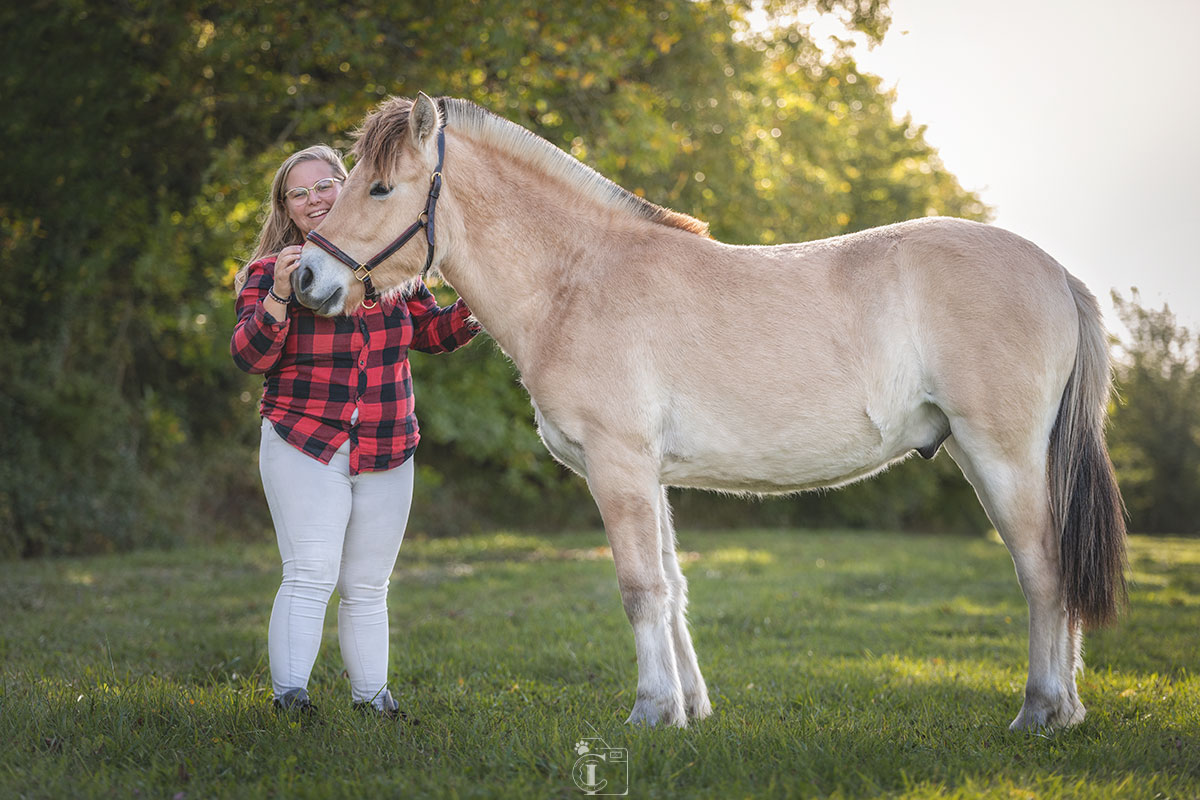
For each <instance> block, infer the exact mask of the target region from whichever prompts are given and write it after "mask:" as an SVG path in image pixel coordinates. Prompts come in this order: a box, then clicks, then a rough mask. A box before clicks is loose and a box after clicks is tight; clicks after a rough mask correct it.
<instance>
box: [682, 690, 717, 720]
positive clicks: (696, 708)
mask: <svg viewBox="0 0 1200 800" xmlns="http://www.w3.org/2000/svg"><path fill="white" fill-rule="evenodd" d="M711 714H712V703H710V702H709V701H708V694H707V693H704V694H697V695H695V696H693V697H689V698H688V699H687V715H688V719H695V720H700V719H704V718H705V717H708V716H710V715H711Z"/></svg>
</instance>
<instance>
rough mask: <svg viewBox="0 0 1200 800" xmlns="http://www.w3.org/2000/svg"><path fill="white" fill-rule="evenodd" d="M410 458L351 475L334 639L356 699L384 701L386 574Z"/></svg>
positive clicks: (403, 516) (407, 499)
mask: <svg viewBox="0 0 1200 800" xmlns="http://www.w3.org/2000/svg"><path fill="white" fill-rule="evenodd" d="M413 472H414V468H413V460H412V459H411V458H410V459H409V460H408V461H406V462H404V463H403V464H401V465H400V466H398V467H396V468H395V469H391V470H388V471H386V472H364V473H362V474H359V475H355V476H354V477H352V478H351V479H350V482H351V484H352V485H353V493H354V503H353V510H352V511H351V513H350V524H349V526H348V527H347V530H346V542H345V545H344V546H343V548H342V568H341V575H340V577H339V579H338V595H339V596H340V597H341V601H340V602H339V603H338V639H339V641H340V642H341V646H342V660H343V661H345V663H346V672H347V674H348V675H349V676H350V692H351V697H352V699H353V701H354V702H356V703H361V702H364V701H368V700H370V701H374V702H375V704H376V705H379V704H380V703H382V702H383V691H382V690H383V689H386V688H387V668H388V609H387V590H388V579H389V577H390V576H391V574H392V570H393V568H394V567H395V565H396V556H397V555H398V554H399V552H400V542H401V541H402V540H403V539H404V529H405V526H407V524H408V511H409V508H410V506H411V505H412V491H413Z"/></svg>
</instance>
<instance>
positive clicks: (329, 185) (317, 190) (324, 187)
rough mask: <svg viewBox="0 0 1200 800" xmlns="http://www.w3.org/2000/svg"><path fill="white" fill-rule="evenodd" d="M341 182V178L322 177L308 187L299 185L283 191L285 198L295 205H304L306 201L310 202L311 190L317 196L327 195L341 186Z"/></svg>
mask: <svg viewBox="0 0 1200 800" xmlns="http://www.w3.org/2000/svg"><path fill="white" fill-rule="evenodd" d="M341 183H342V179H341V178H321V180H319V181H317V182H316V183H314V184H313V185H312V186H310V187H308V188H307V189H306V188H304V187H303V186H297V187H296V188H295V189H288V190H287V191H286V192H284V193H283V196H284V199H286V200H287V201H288V202H289V203H291V204H292V205H294V206H299V205H304V204H305V203H306V202H308V193H309V192H312V193H314V194H315V195H316V196H317V197H326V196H328V195H329V194H330V193H331V192H332V191H333V190H334V187H336V186H340V185H341Z"/></svg>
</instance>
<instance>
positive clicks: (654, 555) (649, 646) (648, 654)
mask: <svg viewBox="0 0 1200 800" xmlns="http://www.w3.org/2000/svg"><path fill="white" fill-rule="evenodd" d="M587 463H588V476H587V478H588V487H589V488H590V489H591V492H592V497H593V498H594V499H595V501H596V505H597V506H598V507H599V509H600V515H601V517H602V518H603V519H604V530H605V533H606V534H607V535H608V542H609V546H610V547H611V548H612V553H613V563H614V564H615V566H616V571H617V583H618V584H619V586H620V589H621V603H622V605H624V607H625V615H626V616H627V617H628V618H629V623H630V625H632V626H633V641H634V647H635V649H636V651H637V664H638V686H637V698H636V700H635V701H634V705H633V710H632V712H631V713H630V715H629V719H627V720H626V722H629V723H633V724H639V723H644V724H647V725H676V726H679V727H686V726H687V715H686V712H685V706H684V695H683V689H682V686H681V685H680V677H679V669H678V666H677V664H678V661H677V658H676V653H675V646H674V636H673V630H672V629H673V628H674V627H675V626H674V625H673V624H672V620H673V619H674V616H675V612H674V607H675V606H674V598H673V593H674V591H675V583H674V581H673V579H669V578H668V575H667V573H666V571H665V570H664V569H663V558H662V549H663V547H664V545H662V544H661V542H660V537H661V535H662V533H663V531H661V530H660V526H659V521H660V516H659V505H660V503H661V502H662V499H663V497H662V489H661V486H660V485H659V483H658V479H657V475H655V474H654V473H653V471H652V470H651V469H649V468H648V467H649V465H645V464H642V463H640V462H639V461H638V460H637V459H636V458H629V459H614V458H604V457H602V456H601V455H599V454H595V455H594V454H593V453H592V452H589V453H588V462H587ZM693 659H694V655H693Z"/></svg>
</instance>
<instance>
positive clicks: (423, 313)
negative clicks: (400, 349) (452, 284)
mask: <svg viewBox="0 0 1200 800" xmlns="http://www.w3.org/2000/svg"><path fill="white" fill-rule="evenodd" d="M404 302H407V303H408V313H409V314H411V315H412V321H413V340H412V349H413V350H417V351H420V352H422V353H449V352H450V351H452V350H457V349H458V348H460V347H462V346H463V345H464V344H466V343H467V342H469V341H471V339H473V338H475V334H477V333H479V331H481V330H482V329H483V328H482V327H481V326H480V325H479V323H478V322H476V321H475V320H474V318H472V317H471V309H469V308H467V304H466V303H464V302H463V300H462V298H461V297H460V298H459V299H458V300H456V301H455V302H454V304H453V305H449V306H446V307H445V308H441V307H439V306H438V304H437V301H436V300H435V299H434V297H433V295H432V294H431V293H430V291H429V289H427V288H426V287H425V284H424V283H420V282H418V283H417V290H416V291H415V292H413V294H412V296H411V297H408V298H406V299H405V300H404Z"/></svg>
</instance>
